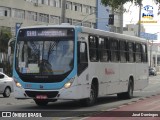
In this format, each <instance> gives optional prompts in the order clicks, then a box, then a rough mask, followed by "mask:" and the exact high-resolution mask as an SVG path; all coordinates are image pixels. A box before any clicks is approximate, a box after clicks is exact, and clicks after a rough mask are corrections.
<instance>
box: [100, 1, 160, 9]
mask: <svg viewBox="0 0 160 120" xmlns="http://www.w3.org/2000/svg"><path fill="white" fill-rule="evenodd" d="M141 1H143V0H101V3H102V4H103V5H104V6H110V7H112V8H113V9H118V8H119V6H120V5H123V4H125V3H127V2H132V3H134V4H135V5H140V4H141ZM153 1H154V2H155V3H156V4H159V3H160V0H153Z"/></svg>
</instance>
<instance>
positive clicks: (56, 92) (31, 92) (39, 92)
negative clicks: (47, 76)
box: [25, 91, 58, 98]
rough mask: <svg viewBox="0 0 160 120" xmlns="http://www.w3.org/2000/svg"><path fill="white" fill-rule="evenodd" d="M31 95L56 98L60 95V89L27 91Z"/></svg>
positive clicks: (33, 96)
mask: <svg viewBox="0 0 160 120" xmlns="http://www.w3.org/2000/svg"><path fill="white" fill-rule="evenodd" d="M25 92H26V94H27V95H28V96H29V97H32V98H36V96H37V95H46V96H47V97H48V98H54V97H56V96H57V95H58V91H47V92H46V91H25Z"/></svg>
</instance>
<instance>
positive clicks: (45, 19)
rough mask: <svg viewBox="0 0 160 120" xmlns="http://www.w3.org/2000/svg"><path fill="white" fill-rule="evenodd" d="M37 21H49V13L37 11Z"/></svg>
mask: <svg viewBox="0 0 160 120" xmlns="http://www.w3.org/2000/svg"><path fill="white" fill-rule="evenodd" d="M39 21H40V22H46V23H48V22H49V15H46V14H42V13H39Z"/></svg>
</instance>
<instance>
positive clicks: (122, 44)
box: [120, 41, 127, 62]
mask: <svg viewBox="0 0 160 120" xmlns="http://www.w3.org/2000/svg"><path fill="white" fill-rule="evenodd" d="M120 61H121V62H126V61H127V48H126V41H120Z"/></svg>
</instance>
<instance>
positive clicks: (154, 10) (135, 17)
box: [123, 0, 160, 42]
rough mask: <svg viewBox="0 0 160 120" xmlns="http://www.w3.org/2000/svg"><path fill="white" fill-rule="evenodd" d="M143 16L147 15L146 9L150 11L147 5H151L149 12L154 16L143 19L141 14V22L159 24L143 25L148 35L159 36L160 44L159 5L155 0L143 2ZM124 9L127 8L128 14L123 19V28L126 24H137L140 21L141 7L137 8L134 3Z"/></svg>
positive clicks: (126, 5)
mask: <svg viewBox="0 0 160 120" xmlns="http://www.w3.org/2000/svg"><path fill="white" fill-rule="evenodd" d="M142 5H143V6H142V9H141V11H142V14H143V13H144V14H147V13H148V12H147V13H146V10H145V9H148V7H146V6H147V5H149V7H150V8H149V11H150V13H151V14H150V15H153V17H150V18H148V17H144V16H143V17H142V14H141V21H147V22H153V21H154V22H157V23H142V24H143V26H144V28H145V32H147V33H152V34H157V35H158V41H159V42H160V33H157V32H160V15H158V8H159V5H156V4H155V3H154V1H153V0H143V2H142ZM124 8H126V10H127V12H125V13H124V16H123V17H124V18H123V21H124V23H123V26H125V25H126V24H136V23H137V22H138V21H139V6H135V5H134V3H133V4H132V3H127V4H125V5H124Z"/></svg>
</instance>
